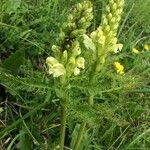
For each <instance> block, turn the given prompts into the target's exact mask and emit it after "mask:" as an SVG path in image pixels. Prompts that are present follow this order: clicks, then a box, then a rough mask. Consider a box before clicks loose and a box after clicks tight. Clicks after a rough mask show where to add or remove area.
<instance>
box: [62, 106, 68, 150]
mask: <svg viewBox="0 0 150 150" xmlns="http://www.w3.org/2000/svg"><path fill="white" fill-rule="evenodd" d="M66 120H67V108H66V106H65V105H63V104H62V105H61V129H60V150H64V143H65V131H66Z"/></svg>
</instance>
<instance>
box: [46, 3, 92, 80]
mask: <svg viewBox="0 0 150 150" xmlns="http://www.w3.org/2000/svg"><path fill="white" fill-rule="evenodd" d="M92 19H93V14H92V4H91V2H90V1H89V0H84V1H83V2H81V3H78V4H76V5H75V7H74V8H73V9H72V12H71V13H70V14H69V15H68V17H67V21H66V22H64V23H63V25H62V28H61V29H60V33H59V35H58V38H57V39H56V43H55V45H53V46H52V51H53V53H54V57H48V58H47V60H46V64H47V65H48V68H49V74H53V77H59V76H62V75H65V76H67V77H70V76H71V75H72V74H74V75H79V74H80V70H81V69H84V67H85V66H84V64H85V60H84V58H83V57H81V56H80V55H81V48H80V43H79V41H78V38H79V37H80V36H82V35H83V34H85V32H86V29H87V28H88V27H89V25H90V21H91V20H92Z"/></svg>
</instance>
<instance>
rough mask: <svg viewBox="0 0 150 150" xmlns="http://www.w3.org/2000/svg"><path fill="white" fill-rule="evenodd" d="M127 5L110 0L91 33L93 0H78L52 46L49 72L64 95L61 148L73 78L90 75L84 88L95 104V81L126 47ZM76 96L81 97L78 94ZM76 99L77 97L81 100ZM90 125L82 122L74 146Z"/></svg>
mask: <svg viewBox="0 0 150 150" xmlns="http://www.w3.org/2000/svg"><path fill="white" fill-rule="evenodd" d="M123 5H124V0H109V1H108V4H107V6H106V8H105V10H104V12H103V15H102V20H101V24H100V25H99V27H98V28H97V29H96V30H95V31H92V32H91V33H90V34H89V36H88V35H87V33H86V30H87V28H88V27H89V26H90V22H91V21H92V19H93V14H92V10H93V7H92V4H91V2H90V1H89V0H85V1H83V2H81V3H78V4H76V5H75V7H74V8H73V10H72V12H71V13H70V14H69V16H68V18H67V21H66V22H65V23H64V24H63V25H62V28H61V32H60V34H59V35H58V38H57V39H56V44H55V45H53V46H52V51H53V57H52V56H50V57H48V58H47V59H46V64H47V66H48V72H49V74H50V75H53V77H54V82H55V92H56V95H57V96H58V97H59V98H60V105H61V131H60V145H59V146H60V149H61V150H63V149H64V141H65V129H66V122H67V115H68V108H67V105H68V103H70V98H69V95H70V93H69V89H70V87H71V81H72V79H73V80H78V76H80V74H82V75H85V76H86V79H85V80H83V82H87V87H85V89H84V90H85V91H87V93H88V94H87V95H86V102H87V103H88V105H91V106H93V105H94V96H95V93H94V92H93V91H94V86H93V85H95V84H96V82H97V80H96V78H97V76H98V75H99V72H101V71H102V69H103V65H104V64H105V60H106V58H107V56H108V55H111V54H113V53H117V52H118V51H120V50H121V49H122V47H123V45H122V44H120V43H118V40H117V30H118V27H119V22H120V19H121V14H122V11H123ZM82 44H84V46H83V45H82ZM115 65H116V68H117V72H118V73H120V74H124V70H123V67H122V66H121V65H120V64H119V63H118V64H117V63H116V64H115ZM76 99H78V98H77V97H76ZM76 99H75V100H74V101H77V100H76ZM95 105H96V104H95ZM86 126H87V123H86V122H83V123H81V125H80V129H79V133H78V136H77V137H76V141H75V143H74V145H73V147H72V148H73V150H78V149H79V146H80V144H81V142H82V138H83V136H84V132H85V129H86Z"/></svg>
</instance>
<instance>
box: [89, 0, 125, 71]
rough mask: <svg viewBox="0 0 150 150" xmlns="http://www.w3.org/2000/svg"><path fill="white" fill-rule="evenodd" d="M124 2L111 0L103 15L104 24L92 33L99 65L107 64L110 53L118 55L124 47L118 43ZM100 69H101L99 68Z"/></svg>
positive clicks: (122, 0)
mask: <svg viewBox="0 0 150 150" xmlns="http://www.w3.org/2000/svg"><path fill="white" fill-rule="evenodd" d="M123 5H124V0H109V3H108V5H107V6H106V11H105V13H104V14H103V15H102V23H101V25H100V26H99V27H98V28H97V30H96V31H94V32H92V33H91V35H90V36H91V39H92V41H93V43H94V44H95V45H96V53H97V59H98V60H99V64H102V63H104V62H105V57H106V56H107V53H108V52H114V53H117V52H118V51H120V50H121V49H122V47H123V45H122V44H118V43H117V41H118V39H117V37H116V35H117V29H118V26H119V22H120V19H121V14H122V11H123ZM99 68H100V67H99Z"/></svg>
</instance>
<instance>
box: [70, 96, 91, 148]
mask: <svg viewBox="0 0 150 150" xmlns="http://www.w3.org/2000/svg"><path fill="white" fill-rule="evenodd" d="M93 97H94V96H93V95H90V96H89V99H88V103H89V105H93V103H94V101H93ZM85 129H86V122H82V124H81V126H80V129H79V133H78V136H77V139H76V142H75V145H74V149H73V150H79V147H80V144H81V142H82V139H83V136H84V132H85Z"/></svg>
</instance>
